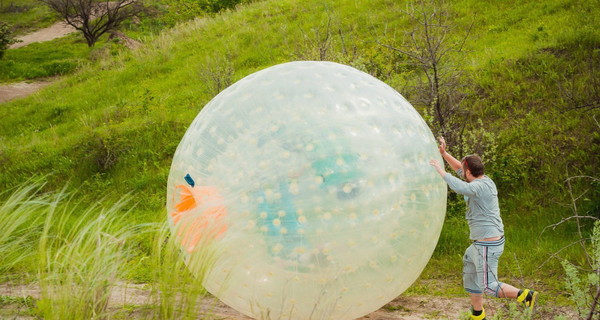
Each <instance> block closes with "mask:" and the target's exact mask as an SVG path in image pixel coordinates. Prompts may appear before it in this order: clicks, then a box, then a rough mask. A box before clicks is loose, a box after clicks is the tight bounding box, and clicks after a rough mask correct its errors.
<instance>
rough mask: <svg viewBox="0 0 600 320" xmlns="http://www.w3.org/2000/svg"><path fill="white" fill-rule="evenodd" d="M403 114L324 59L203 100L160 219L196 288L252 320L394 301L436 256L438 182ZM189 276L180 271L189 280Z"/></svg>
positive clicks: (319, 315)
mask: <svg viewBox="0 0 600 320" xmlns="http://www.w3.org/2000/svg"><path fill="white" fill-rule="evenodd" d="M429 159H438V160H440V161H441V157H440V155H439V152H438V150H437V146H436V142H435V139H434V137H433V135H432V133H431V131H430V130H429V128H428V127H427V125H426V124H425V122H424V121H423V119H422V118H421V117H420V116H419V114H418V113H417V112H416V111H415V109H414V108H413V107H412V106H411V105H410V104H409V103H408V102H407V101H406V100H405V99H404V98H403V97H402V96H401V95H400V94H399V93H398V92H396V91H395V90H394V89H392V88H391V87H389V86H388V85H386V84H385V83H383V82H381V81H379V80H377V79H375V78H373V77H372V76H370V75H368V74H366V73H363V72H361V71H358V70H356V69H353V68H351V67H348V66H344V65H340V64H336V63H331V62H291V63H286V64H281V65H276V66H273V67H270V68H267V69H265V70H262V71H259V72H256V73H254V74H251V75H250V76H247V77H246V78H244V79H242V80H240V81H238V82H237V83H235V84H234V85H232V86H231V87H229V88H227V89H226V90H224V91H223V92H221V93H220V94H219V95H217V96H216V97H215V98H214V99H213V100H212V101H210V102H209V103H208V104H207V105H206V106H205V107H204V109H203V110H202V111H201V112H200V114H199V115H198V116H197V117H196V119H195V120H194V122H193V123H192V124H191V126H190V127H189V129H188V130H187V132H186V134H185V136H184V138H183V140H182V141H181V143H180V145H179V147H178V148H177V151H176V153H175V157H174V159H173V164H172V167H171V172H170V175H169V183H168V200H167V209H168V214H169V218H170V221H171V225H172V227H173V229H172V230H173V232H174V234H177V235H178V237H179V239H180V240H179V241H180V242H181V245H182V247H183V249H184V252H186V254H187V256H188V257H193V256H194V254H195V253H196V252H197V251H198V247H199V246H200V244H203V245H204V244H205V242H203V241H201V239H209V240H210V241H209V242H210V243H211V247H212V248H213V249H214V250H215V252H216V253H217V255H216V256H215V262H214V265H213V267H212V268H211V270H210V272H209V273H208V274H207V276H206V279H205V281H204V284H205V286H206V288H207V289H208V291H209V292H211V293H212V294H214V295H215V296H217V297H218V298H219V299H221V300H222V301H223V302H224V303H226V304H227V305H229V306H231V307H233V308H235V309H237V310H238V311H240V312H242V313H244V314H246V315H249V316H251V317H254V318H259V319H260V318H270V319H335V320H338V319H354V318H357V317H360V316H362V315H365V314H367V313H369V312H372V311H374V310H376V309H378V308H380V307H381V306H383V305H384V304H386V303H387V302H389V301H390V300H392V299H394V298H395V297H397V296H398V295H399V294H401V293H402V292H403V291H404V290H406V289H407V288H408V287H409V286H410V285H411V284H412V283H413V282H414V280H415V279H416V278H417V277H418V276H419V274H420V273H421V271H422V270H423V268H424V267H425V265H426V264H427V262H428V260H429V258H430V257H431V254H432V252H433V250H434V248H435V246H436V243H437V240H438V238H439V234H440V231H441V228H442V223H443V220H444V215H445V208H446V185H445V183H444V181H443V180H442V179H440V178H439V176H438V175H437V173H436V172H435V170H433V168H432V167H431V166H429V164H428V162H429ZM192 271H193V270H192Z"/></svg>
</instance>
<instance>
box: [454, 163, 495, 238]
mask: <svg viewBox="0 0 600 320" xmlns="http://www.w3.org/2000/svg"><path fill="white" fill-rule="evenodd" d="M456 173H457V174H458V175H459V176H462V169H458V170H457V171H456ZM444 180H445V181H446V183H448V186H449V187H450V189H452V190H454V191H455V192H456V193H458V194H462V195H464V196H465V201H467V213H466V215H465V218H467V222H468V223H469V229H470V230H471V234H470V236H469V237H470V238H471V240H481V239H486V238H491V237H497V236H503V235H504V224H503V223H502V218H501V217H500V206H499V204H498V190H497V189H496V184H495V183H494V181H492V179H490V178H489V177H488V176H485V175H484V176H483V178H481V179H475V180H473V181H471V182H465V181H463V180H461V179H458V178H456V177H455V176H453V175H451V174H449V173H447V174H446V175H445V176H444Z"/></svg>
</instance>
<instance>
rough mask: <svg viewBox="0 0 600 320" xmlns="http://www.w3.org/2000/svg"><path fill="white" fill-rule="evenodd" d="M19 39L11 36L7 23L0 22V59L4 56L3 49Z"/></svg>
mask: <svg viewBox="0 0 600 320" xmlns="http://www.w3.org/2000/svg"><path fill="white" fill-rule="evenodd" d="M19 41H20V40H16V39H15V37H14V36H13V34H12V32H11V30H10V27H9V26H8V24H6V23H4V22H0V59H2V58H3V57H4V51H6V49H8V47H9V46H10V45H11V44H13V43H17V42H19Z"/></svg>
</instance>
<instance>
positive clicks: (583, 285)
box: [562, 221, 600, 319]
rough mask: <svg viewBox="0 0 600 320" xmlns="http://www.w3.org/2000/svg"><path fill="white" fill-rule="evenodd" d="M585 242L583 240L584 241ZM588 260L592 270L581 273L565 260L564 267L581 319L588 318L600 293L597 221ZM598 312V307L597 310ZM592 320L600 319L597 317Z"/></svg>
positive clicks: (599, 228) (599, 247)
mask: <svg viewBox="0 0 600 320" xmlns="http://www.w3.org/2000/svg"><path fill="white" fill-rule="evenodd" d="M582 240H583V239H582ZM588 258H589V259H590V260H589V261H590V264H591V267H592V269H591V270H583V272H581V273H580V271H579V269H578V267H576V266H575V265H574V264H573V263H571V262H569V261H567V260H563V261H562V266H563V268H564V270H565V275H566V277H565V280H564V281H565V285H566V290H567V292H568V293H569V295H570V299H571V301H573V303H574V304H575V306H577V312H578V313H579V316H581V317H588V315H589V314H590V310H591V309H592V305H593V304H595V303H598V297H599V295H598V292H600V289H599V288H600V277H599V275H598V272H599V270H600V222H599V221H596V224H595V226H594V230H593V233H592V236H591V245H590V249H589V255H588ZM595 310H597V307H596V308H595ZM591 319H599V318H598V314H597V311H596V315H595V316H592V318H591Z"/></svg>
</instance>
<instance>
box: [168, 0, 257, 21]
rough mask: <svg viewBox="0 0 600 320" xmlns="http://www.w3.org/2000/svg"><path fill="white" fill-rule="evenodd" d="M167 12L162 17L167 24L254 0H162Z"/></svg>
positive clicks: (231, 7)
mask: <svg viewBox="0 0 600 320" xmlns="http://www.w3.org/2000/svg"><path fill="white" fill-rule="evenodd" d="M161 2H162V3H163V7H164V8H166V9H165V11H166V14H165V15H163V16H162V17H161V20H162V21H164V22H165V23H166V24H167V25H171V26H173V25H175V24H176V23H179V22H183V21H188V20H192V19H194V18H197V17H204V16H206V15H210V14H215V13H218V12H221V11H223V10H227V9H233V8H235V7H236V6H237V5H238V4H241V3H249V2H252V1H248V0H246V1H244V0H161Z"/></svg>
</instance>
